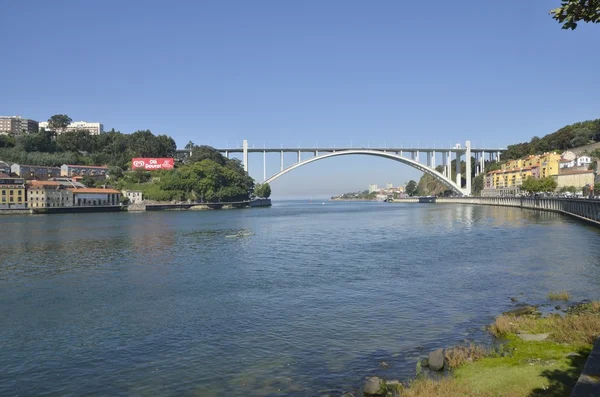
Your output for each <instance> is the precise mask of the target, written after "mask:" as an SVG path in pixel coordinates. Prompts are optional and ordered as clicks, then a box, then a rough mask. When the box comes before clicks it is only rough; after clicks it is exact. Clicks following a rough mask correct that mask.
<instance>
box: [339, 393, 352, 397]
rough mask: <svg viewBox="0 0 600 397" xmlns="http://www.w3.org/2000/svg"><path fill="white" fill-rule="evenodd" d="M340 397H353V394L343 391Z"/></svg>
mask: <svg viewBox="0 0 600 397" xmlns="http://www.w3.org/2000/svg"><path fill="white" fill-rule="evenodd" d="M342 397H354V394H352V393H344V394H343V395H342Z"/></svg>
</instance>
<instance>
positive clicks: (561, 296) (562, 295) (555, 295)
mask: <svg viewBox="0 0 600 397" xmlns="http://www.w3.org/2000/svg"><path fill="white" fill-rule="evenodd" d="M548 299H550V300H551V301H568V300H569V293H568V292H567V291H561V292H550V293H549V294H548Z"/></svg>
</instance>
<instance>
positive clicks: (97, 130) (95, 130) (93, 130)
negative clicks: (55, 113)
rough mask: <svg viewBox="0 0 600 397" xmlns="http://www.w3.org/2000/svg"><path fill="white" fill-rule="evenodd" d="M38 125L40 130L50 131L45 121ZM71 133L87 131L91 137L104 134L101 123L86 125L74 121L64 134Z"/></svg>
mask: <svg viewBox="0 0 600 397" xmlns="http://www.w3.org/2000/svg"><path fill="white" fill-rule="evenodd" d="M39 125H40V128H45V129H46V130H47V131H49V130H50V129H49V128H48V122H47V121H43V122H41V123H40V124H39ZM71 131H87V132H89V133H90V134H91V135H100V134H103V133H104V126H103V125H102V123H88V122H87V121H74V122H72V123H71V124H69V126H68V127H67V130H66V132H71Z"/></svg>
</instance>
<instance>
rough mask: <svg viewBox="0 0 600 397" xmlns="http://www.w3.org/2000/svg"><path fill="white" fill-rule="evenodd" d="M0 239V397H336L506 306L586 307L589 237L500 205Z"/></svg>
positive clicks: (20, 222)
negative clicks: (553, 302) (556, 294)
mask: <svg viewBox="0 0 600 397" xmlns="http://www.w3.org/2000/svg"><path fill="white" fill-rule="evenodd" d="M239 230H247V231H250V232H251V233H254V234H253V235H250V236H245V237H239V238H227V237H225V236H226V235H231V234H233V233H235V232H237V231H239ZM0 233H1V239H0V318H1V319H2V320H1V323H0V353H1V354H0V395H2V396H11V395H15V396H16V395H19V396H30V395H38V396H42V395H43V396H81V395H110V396H209V397H210V396H284V395H285V396H313V395H323V394H326V393H331V394H333V395H339V394H341V393H342V392H344V391H349V390H352V388H356V387H359V386H360V385H361V383H362V380H363V379H364V377H365V376H370V375H380V376H383V377H385V378H387V379H401V380H406V379H408V378H410V377H411V376H413V375H414V371H415V364H416V361H417V359H418V358H419V357H421V356H423V355H424V354H426V353H427V352H428V351H430V350H433V349H435V348H438V347H445V346H450V345H452V344H456V343H460V342H461V341H463V340H466V339H468V340H475V341H480V342H484V343H486V342H489V341H490V340H489V337H488V336H487V334H486V333H485V331H484V326H485V325H486V324H488V323H490V322H491V321H492V320H493V318H494V316H496V315H497V314H499V313H501V312H502V311H504V310H507V309H509V308H511V307H512V306H513V305H514V303H512V302H511V301H510V297H516V298H518V299H519V301H525V302H529V303H544V302H545V299H546V298H545V297H546V294H547V293H548V292H550V291H560V290H568V291H569V292H570V293H571V295H572V296H573V298H574V299H576V300H577V299H583V298H590V299H598V298H600V251H599V250H598V247H599V246H600V233H599V232H598V230H596V229H594V228H591V227H589V226H586V225H584V224H581V223H578V222H576V221H574V220H572V219H569V218H565V217H563V216H561V215H557V214H551V213H538V212H533V211H527V210H520V209H516V208H502V207H489V206H471V205H455V204H433V205H429V204H384V203H358V202H330V201H327V202H325V205H322V204H321V203H320V202H319V203H315V204H309V203H308V201H288V202H286V201H282V202H275V203H274V206H273V207H272V208H255V209H248V210H223V211H182V212H178V211H171V212H147V213H102V214H68V215H46V216H44V215H40V216H4V217H0ZM382 361H385V362H386V363H388V364H389V368H388V369H384V368H382V367H381V366H380V363H381V362H382Z"/></svg>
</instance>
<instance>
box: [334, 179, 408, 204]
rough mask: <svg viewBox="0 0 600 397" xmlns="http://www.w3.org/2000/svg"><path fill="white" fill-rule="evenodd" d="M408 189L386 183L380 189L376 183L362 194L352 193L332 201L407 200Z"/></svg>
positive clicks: (361, 192)
mask: <svg viewBox="0 0 600 397" xmlns="http://www.w3.org/2000/svg"><path fill="white" fill-rule="evenodd" d="M405 190H406V187H405V186H404V185H400V186H396V187H394V185H393V184H392V183H386V185H385V187H381V188H380V187H379V186H378V185H377V184H376V183H372V184H370V185H369V188H368V189H367V190H364V191H360V192H350V193H344V194H340V195H338V196H333V197H331V199H332V200H378V201H387V200H390V199H398V198H406V197H408V195H407V194H406V193H405Z"/></svg>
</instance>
